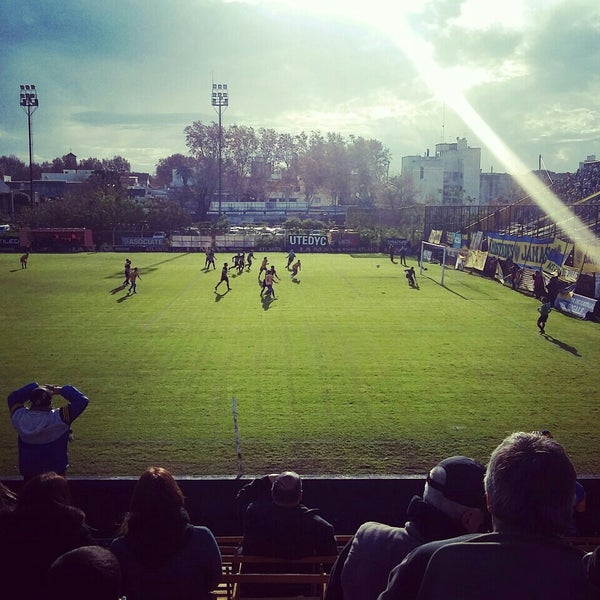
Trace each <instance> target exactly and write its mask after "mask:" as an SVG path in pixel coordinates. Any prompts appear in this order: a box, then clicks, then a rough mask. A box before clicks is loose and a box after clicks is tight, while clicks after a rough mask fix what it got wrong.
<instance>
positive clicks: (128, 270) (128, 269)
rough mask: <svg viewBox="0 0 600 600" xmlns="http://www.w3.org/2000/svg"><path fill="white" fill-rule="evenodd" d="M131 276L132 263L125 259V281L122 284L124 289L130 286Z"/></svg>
mask: <svg viewBox="0 0 600 600" xmlns="http://www.w3.org/2000/svg"><path fill="white" fill-rule="evenodd" d="M130 275H131V261H130V260H129V259H128V258H126V259H125V281H124V282H123V283H122V285H123V287H126V286H128V285H129V276H130Z"/></svg>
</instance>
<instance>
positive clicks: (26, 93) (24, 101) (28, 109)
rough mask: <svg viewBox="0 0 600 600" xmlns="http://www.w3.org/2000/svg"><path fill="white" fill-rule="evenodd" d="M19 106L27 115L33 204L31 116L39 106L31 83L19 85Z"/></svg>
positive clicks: (30, 184)
mask: <svg viewBox="0 0 600 600" xmlns="http://www.w3.org/2000/svg"><path fill="white" fill-rule="evenodd" d="M19 104H20V106H21V108H22V109H23V110H24V111H25V114H26V115H27V129H28V131H29V197H30V201H31V202H32V203H33V150H32V149H33V146H32V143H31V115H32V114H33V113H34V112H35V111H36V110H37V109H38V106H39V101H38V97H37V90H36V89H35V85H33V84H32V83H25V84H21V97H20V100H19Z"/></svg>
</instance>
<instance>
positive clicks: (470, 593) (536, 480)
mask: <svg viewBox="0 0 600 600" xmlns="http://www.w3.org/2000/svg"><path fill="white" fill-rule="evenodd" d="M575 481H576V473H575V469H574V467H573V465H572V463H571V461H570V459H569V457H568V456H567V454H566V452H565V451H564V449H563V448H562V447H561V446H560V445H559V444H558V443H557V442H555V441H554V440H553V439H551V438H547V437H544V436H540V435H537V434H535V433H533V434H531V433H523V432H519V433H513V434H512V435H510V436H508V437H507V438H505V439H504V440H503V441H502V442H501V444H500V445H499V446H498V447H497V448H496V449H495V450H494V451H493V452H492V455H491V458H490V462H489V463H488V466H487V470H486V475H485V492H486V500H487V506H488V510H489V512H490V514H491V516H492V524H493V532H492V533H486V534H483V535H471V536H461V537H459V538H453V539H449V540H444V541H437V542H431V543H428V544H424V545H423V546H420V547H418V548H416V549H415V550H413V551H412V552H411V553H410V554H409V555H408V556H407V557H406V558H405V559H404V560H403V561H402V562H401V563H400V564H399V565H398V566H397V567H395V568H394V569H393V570H392V572H391V573H390V579H389V582H388V586H387V589H386V590H385V591H384V592H382V593H381V594H380V596H379V600H393V599H400V598H401V599H402V600H410V599H413V600H414V599H416V598H417V597H418V598H439V597H443V598H446V599H451V600H454V599H456V598H460V599H461V600H469V599H472V598H478V599H479V598H487V599H497V598H501V599H504V598H527V599H528V600H538V599H539V600H587V599H588V598H590V597H598V596H597V595H590V594H592V593H593V592H592V589H591V588H590V585H589V583H588V582H587V580H586V573H585V570H584V566H583V561H582V558H583V553H582V552H580V551H579V550H577V549H576V548H574V547H572V546H569V545H568V544H567V543H566V542H564V541H563V540H562V539H561V536H563V535H564V533H565V531H566V528H567V525H568V523H569V520H570V518H571V515H572V511H573V503H574V500H575ZM438 551H440V553H439V554H438ZM436 555H437V556H436ZM467 555H468V557H469V558H465V557H466V556H467ZM440 588H441V589H443V595H442V596H440ZM596 594H597V592H596Z"/></svg>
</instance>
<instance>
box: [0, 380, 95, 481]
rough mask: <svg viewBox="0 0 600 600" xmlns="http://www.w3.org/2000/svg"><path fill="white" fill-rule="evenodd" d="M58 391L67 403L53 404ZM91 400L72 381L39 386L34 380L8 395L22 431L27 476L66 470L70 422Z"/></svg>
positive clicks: (22, 456) (15, 422) (21, 456)
mask: <svg viewBox="0 0 600 600" xmlns="http://www.w3.org/2000/svg"><path fill="white" fill-rule="evenodd" d="M57 395H59V396H62V397H63V398H64V399H65V400H67V402H68V404H67V405H66V406H62V407H61V408H54V407H53V405H52V397H53V396H57ZM26 403H29V406H26ZM88 403H89V400H88V398H87V397H86V396H84V395H83V394H82V393H81V392H80V391H79V390H78V389H77V388H75V387H73V386H72V385H64V386H62V387H61V386H56V385H46V386H40V385H38V384H37V383H35V382H34V383H29V384H27V385H26V386H24V387H22V388H20V389H18V390H16V391H14V392H12V393H11V394H10V395H9V396H8V409H9V411H10V418H11V421H12V425H13V427H14V428H15V429H16V430H17V432H18V433H19V442H18V443H19V471H20V472H21V475H22V476H23V478H24V479H25V480H27V479H31V478H32V477H34V476H35V475H39V474H40V473H47V472H49V471H54V472H55V473H58V474H59V475H63V476H64V475H65V474H66V472H67V467H68V466H69V457H68V453H67V445H68V442H69V438H70V435H71V429H70V426H71V423H72V422H73V421H74V420H75V419H76V418H77V417H78V416H79V415H80V414H81V413H82V412H83V411H84V410H85V409H86V407H87V405H88Z"/></svg>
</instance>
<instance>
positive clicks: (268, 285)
mask: <svg viewBox="0 0 600 600" xmlns="http://www.w3.org/2000/svg"><path fill="white" fill-rule="evenodd" d="M274 270H275V269H273V267H271V269H269V270H268V271H267V272H266V273H265V280H264V282H263V289H262V290H261V291H260V295H261V298H262V295H263V292H264V291H265V290H267V293H266V294H265V298H269V297H272V298H273V300H275V292H274V291H273V276H274Z"/></svg>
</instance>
